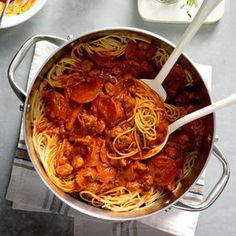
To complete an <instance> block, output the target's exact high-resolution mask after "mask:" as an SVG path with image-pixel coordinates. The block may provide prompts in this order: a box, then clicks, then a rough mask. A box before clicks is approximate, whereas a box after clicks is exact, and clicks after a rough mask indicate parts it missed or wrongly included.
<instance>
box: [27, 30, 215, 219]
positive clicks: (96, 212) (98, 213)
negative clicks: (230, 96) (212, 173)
mask: <svg viewBox="0 0 236 236" xmlns="http://www.w3.org/2000/svg"><path fill="white" fill-rule="evenodd" d="M107 31H131V32H134V33H141V34H145V35H148V36H151V37H154V38H156V39H159V40H161V41H163V42H165V43H166V44H168V45H170V46H171V47H175V44H173V43H172V42H170V41H169V40H167V39H166V38H164V37H162V36H160V35H158V34H155V33H153V32H150V31H147V30H143V29H139V28H135V27H105V28H100V29H95V30H91V31H88V32H86V33H83V34H81V35H79V36H78V37H76V38H73V39H72V40H69V41H68V42H66V43H65V44H63V45H62V46H60V47H58V48H57V49H56V50H55V51H54V52H53V53H52V54H51V55H50V56H49V57H48V59H47V60H46V61H45V62H44V63H43V65H42V66H41V67H40V68H39V70H38V72H37V73H36V75H35V76H34V79H33V80H32V83H31V85H30V87H29V89H28V92H27V95H26V100H25V106H24V111H23V121H24V122H23V123H24V125H23V126H24V127H23V128H24V135H25V137H27V130H26V117H27V113H28V110H29V106H28V104H29V98H30V94H31V92H32V88H33V85H34V84H35V80H36V78H37V77H38V75H39V74H40V72H41V71H42V69H43V68H44V67H45V65H47V64H48V62H49V61H50V60H51V58H53V56H54V55H55V54H56V53H57V52H59V51H60V50H62V49H63V48H64V47H66V46H67V45H69V44H71V43H73V42H75V41H76V40H78V39H80V38H82V37H86V36H89V35H93V34H97V33H101V32H107ZM182 55H183V56H184V57H185V58H186V59H187V61H188V62H189V63H190V64H191V66H192V67H193V68H194V70H195V71H196V72H197V73H198V74H199V77H200V78H201V80H202V82H203V84H204V86H205V88H206V90H207V93H208V96H209V102H210V103H212V99H211V95H210V93H209V89H208V87H207V86H206V83H205V81H204V79H203V78H202V76H201V74H200V73H199V71H198V69H197V68H196V66H195V64H194V63H193V61H192V60H191V59H190V58H189V56H188V55H187V54H186V53H184V52H183V53H182ZM212 118H213V131H212V141H211V147H210V149H209V153H208V157H207V158H206V161H205V164H204V166H203V168H202V169H201V171H200V172H199V174H198V177H197V178H196V180H195V181H194V182H192V184H191V186H190V187H189V188H187V189H186V191H184V193H183V194H181V196H180V197H178V198H177V199H176V200H174V201H173V202H171V204H167V205H166V206H165V207H162V208H161V209H159V210H155V211H153V212H151V213H146V212H145V210H143V213H142V214H139V215H138V216H129V214H130V212H128V213H127V214H123V213H122V214H119V213H118V214H114V213H113V212H105V214H104V211H105V210H103V209H97V208H96V209H94V208H95V207H93V206H90V205H88V204H86V203H85V204H86V206H83V207H81V206H78V201H80V200H78V199H75V198H73V197H71V196H69V195H68V194H66V193H64V192H62V191H61V190H59V191H58V188H57V187H56V186H55V185H54V184H53V183H52V182H51V180H50V179H49V177H48V176H47V175H46V174H45V171H44V169H43V167H42V166H41V164H40V163H39V161H38V159H37V157H34V155H32V152H31V148H30V145H29V142H28V139H27V138H26V139H25V143H26V147H27V150H28V152H29V156H30V159H31V161H32V163H33V165H34V167H35V169H36V171H37V173H38V174H39V176H40V178H41V179H42V180H43V182H44V184H45V185H46V186H47V187H48V188H49V189H50V190H51V191H52V192H53V193H54V194H55V195H56V196H57V197H58V198H59V199H60V200H61V201H62V202H65V203H66V204H67V205H69V206H70V207H72V208H73V209H75V210H77V211H79V212H82V213H85V214H87V215H89V216H93V217H96V218H100V219H102V220H112V221H127V220H137V219H143V218H145V217H148V216H151V215H154V214H157V213H159V212H161V211H165V210H167V209H169V208H170V207H171V206H173V205H174V204H175V203H176V202H179V201H180V200H181V198H182V197H183V196H184V194H186V193H187V192H188V190H189V189H190V188H191V187H192V186H193V185H194V183H195V182H196V181H197V180H198V178H199V176H200V175H201V174H202V172H203V171H204V169H205V167H206V165H207V163H208V161H209V156H210V154H211V152H212V148H213V142H214V140H213V139H214V137H215V114H214V113H213V114H212ZM80 202H81V201H80ZM102 212H103V213H102Z"/></svg>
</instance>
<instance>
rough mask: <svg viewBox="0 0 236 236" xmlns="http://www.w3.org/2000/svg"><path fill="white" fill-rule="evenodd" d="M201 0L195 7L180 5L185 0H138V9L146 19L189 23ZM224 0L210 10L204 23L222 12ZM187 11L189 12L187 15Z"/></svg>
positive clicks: (219, 16)
mask: <svg viewBox="0 0 236 236" xmlns="http://www.w3.org/2000/svg"><path fill="white" fill-rule="evenodd" d="M202 2H203V0H198V6H197V7H194V6H193V7H191V8H190V7H187V6H186V7H181V6H182V5H183V4H184V3H186V0H179V1H178V2H177V3H175V4H169V5H165V4H161V3H159V2H158V1H157V0H138V11H139V14H140V16H141V17H142V18H143V19H144V20H146V21H153V22H163V23H189V22H191V21H192V18H193V17H194V16H195V14H196V12H197V10H198V9H199V7H200V6H201V4H202ZM224 2H225V1H224V0H222V2H221V3H220V4H219V5H218V6H217V7H216V8H215V9H214V10H213V11H212V12H211V14H210V15H209V16H208V18H207V19H206V20H205V23H214V22H216V21H218V20H219V19H221V17H222V16H223V14H224ZM187 11H189V13H190V14H191V17H189V16H188V14H187Z"/></svg>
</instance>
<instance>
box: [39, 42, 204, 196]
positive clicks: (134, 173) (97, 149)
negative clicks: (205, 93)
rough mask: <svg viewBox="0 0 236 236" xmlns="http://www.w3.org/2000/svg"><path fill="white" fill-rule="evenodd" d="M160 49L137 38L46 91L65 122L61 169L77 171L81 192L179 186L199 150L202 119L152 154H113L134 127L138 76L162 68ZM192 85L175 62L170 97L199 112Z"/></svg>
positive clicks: (51, 113)
mask: <svg viewBox="0 0 236 236" xmlns="http://www.w3.org/2000/svg"><path fill="white" fill-rule="evenodd" d="M154 54H155V49H154V48H153V47H152V46H151V45H149V44H147V43H143V42H138V43H137V42H131V43H129V44H128V46H127V48H126V51H125V55H124V56H122V57H119V58H117V57H113V56H100V55H95V54H93V55H91V56H87V57H86V58H82V59H81V64H80V65H78V66H80V69H82V72H81V73H79V74H74V75H73V73H72V74H71V75H70V76H69V79H68V80H67V82H66V83H65V86H64V87H63V88H60V89H51V88H50V89H47V90H45V91H44V92H43V99H44V104H45V113H46V117H47V119H48V120H49V121H51V122H53V123H54V124H56V125H57V126H58V127H59V131H58V134H59V136H60V137H61V139H63V140H64V142H65V146H64V150H63V155H58V156H57V159H56V172H57V174H58V175H59V176H61V177H62V178H66V177H67V176H69V175H71V174H74V175H75V182H76V189H77V190H78V191H80V190H83V189H86V190H88V191H91V192H94V193H96V194H99V193H102V192H104V191H106V190H108V189H111V188H113V187H116V186H121V185H122V186H126V187H127V188H128V189H129V190H131V191H135V190H142V191H148V190H149V189H150V188H151V187H152V186H153V185H156V186H160V187H164V188H165V189H166V190H173V189H174V188H175V187H176V182H177V181H178V179H180V178H181V177H182V175H183V164H184V161H185V157H186V155H187V154H188V153H190V152H192V151H194V150H196V149H198V145H199V143H200V141H201V137H202V136H203V130H204V126H203V123H202V121H201V120H197V121H194V122H192V123H190V124H188V125H186V126H184V127H183V128H181V129H179V130H178V131H176V132H175V133H174V134H172V135H171V136H170V138H169V140H168V142H167V144H166V146H165V147H164V149H163V150H162V151H161V152H160V153H159V154H158V155H156V156H155V157H153V158H151V159H148V160H143V161H141V160H132V159H129V158H126V159H120V160H114V159H110V158H108V157H107V151H109V144H111V142H112V139H113V138H114V137H115V136H116V135H117V133H119V132H120V131H121V130H122V129H125V128H127V127H128V126H129V123H128V122H127V119H128V118H129V117H130V116H131V115H132V114H133V109H134V106H135V99H134V96H133V94H134V93H135V90H136V87H135V80H136V79H138V78H143V77H146V78H153V77H154V76H155V75H156V74H157V73H158V71H159V65H155V63H154V62H153V60H151V58H152V57H153V56H154ZM186 84H187V82H186V79H185V74H184V71H183V69H182V67H181V66H178V65H175V66H174V68H173V69H172V70H171V72H170V74H169V75H168V77H167V79H166V81H165V84H164V86H165V89H166V91H167V94H168V98H167V101H168V102H169V103H171V104H177V105H178V104H179V105H181V106H184V107H185V108H186V110H187V111H193V110H196V109H198V108H199V106H200V105H201V104H200V103H199V96H198V94H197V92H196V88H194V87H193V88H191V90H189V89H188V88H187V87H186ZM120 123H121V124H122V125H118V124H120ZM167 125H168V123H164V124H163V127H164V126H165V129H163V130H164V131H161V130H159V133H160V134H161V136H162V137H161V138H160V139H159V142H162V141H163V140H164V136H165V135H163V133H161V132H165V131H166V128H167ZM196 137H200V141H199V140H198V142H197V141H196ZM65 140H66V141H65ZM127 142H128V141H127ZM122 145H125V144H122ZM149 145H150V146H151V145H153V144H151V143H150V144H149ZM121 148H124V146H121Z"/></svg>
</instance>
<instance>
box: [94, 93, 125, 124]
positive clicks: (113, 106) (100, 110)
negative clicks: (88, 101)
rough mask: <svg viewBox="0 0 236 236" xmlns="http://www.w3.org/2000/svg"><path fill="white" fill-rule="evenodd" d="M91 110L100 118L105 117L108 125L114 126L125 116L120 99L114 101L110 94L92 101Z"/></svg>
mask: <svg viewBox="0 0 236 236" xmlns="http://www.w3.org/2000/svg"><path fill="white" fill-rule="evenodd" d="M90 112H91V114H93V115H94V116H96V117H97V118H98V119H103V120H104V121H105V123H106V125H107V126H108V127H112V126H114V125H115V124H116V123H118V122H119V121H120V120H121V119H122V118H123V116H124V112H123V108H122V106H121V103H120V102H119V101H114V100H113V99H111V98H110V97H108V96H99V97H97V98H96V100H95V101H93V102H92V105H91V107H90Z"/></svg>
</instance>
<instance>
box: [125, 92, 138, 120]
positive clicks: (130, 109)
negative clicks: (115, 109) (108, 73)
mask: <svg viewBox="0 0 236 236" xmlns="http://www.w3.org/2000/svg"><path fill="white" fill-rule="evenodd" d="M135 106H136V100H135V99H134V98H133V97H131V96H124V99H123V107H124V110H125V115H126V117H127V118H129V117H131V116H133V114H134V108H135Z"/></svg>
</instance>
